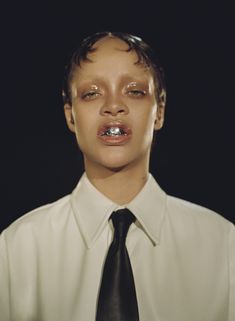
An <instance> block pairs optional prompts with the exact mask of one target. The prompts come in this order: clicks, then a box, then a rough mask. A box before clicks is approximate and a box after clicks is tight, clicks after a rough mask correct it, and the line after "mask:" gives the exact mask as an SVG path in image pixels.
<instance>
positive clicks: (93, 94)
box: [82, 91, 100, 100]
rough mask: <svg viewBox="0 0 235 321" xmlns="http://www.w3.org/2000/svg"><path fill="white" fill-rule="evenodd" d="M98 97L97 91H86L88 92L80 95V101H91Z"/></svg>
mask: <svg viewBox="0 0 235 321" xmlns="http://www.w3.org/2000/svg"><path fill="white" fill-rule="evenodd" d="M98 96H100V93H99V92H97V91H88V92H86V93H84V94H82V99H83V100H93V99H95V98H96V97H98Z"/></svg>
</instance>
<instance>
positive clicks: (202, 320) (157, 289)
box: [0, 175, 235, 321]
mask: <svg viewBox="0 0 235 321" xmlns="http://www.w3.org/2000/svg"><path fill="white" fill-rule="evenodd" d="M126 207H127V208H128V209H129V210H130V211H132V212H133V214H134V215H135V216H136V218H137V221H136V223H135V224H132V225H131V227H130V230H129V232H128V236H127V249H128V252H129V256H130V260H131V264H132V269H133V274H134V278H135V286H136V292H137V299H138V306H139V314H140V321H234V320H235V228H234V225H233V224H232V223H230V222H228V221H227V220H225V219H224V218H222V216H220V215H218V214H216V213H214V212H212V211H210V210H208V209H205V208H203V207H200V206H198V205H195V204H192V203H189V202H186V201H183V200H180V199H177V198H175V197H172V196H168V195H166V194H165V192H164V191H163V190H161V188H160V187H159V186H158V185H157V183H156V182H155V180H154V178H153V177H152V176H151V175H149V179H148V181H147V183H146V185H145V186H144V188H143V189H142V190H141V192H140V193H139V194H138V195H137V196H136V197H135V199H134V200H132V201H131V202H130V203H129V204H127V205H126ZM118 208H119V206H118V205H117V204H114V203H113V202H112V201H111V200H109V199H108V198H106V197H105V196H104V195H102V194H101V193H100V192H99V191H97V190H96V189H95V187H94V186H93V185H92V184H91V183H90V182H89V180H88V179H87V177H86V175H83V177H82V178H81V180H80V181H79V183H78V185H77V187H76V188H75V190H74V191H73V193H72V194H71V195H68V196H65V197H64V198H62V199H60V200H58V201H57V202H54V203H52V204H49V205H46V206H43V207H40V208H38V209H36V210H34V211H32V212H30V213H28V214H26V215H25V216H23V217H21V218H20V219H18V220H17V221H15V222H14V223H13V224H12V225H11V226H9V227H8V228H7V229H6V230H5V231H4V232H3V233H2V234H1V239H0V321H95V313H96V303H97V297H98V293H99V286H100V281H101V276H102V268H103V264H104V261H105V257H106V254H107V251H108V248H109V245H110V243H111V241H112V236H113V227H112V223H111V221H108V218H109V216H110V214H111V213H112V212H113V211H114V210H116V209H118Z"/></svg>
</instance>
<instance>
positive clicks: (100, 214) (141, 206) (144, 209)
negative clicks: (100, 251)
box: [71, 173, 166, 248]
mask: <svg viewBox="0 0 235 321" xmlns="http://www.w3.org/2000/svg"><path fill="white" fill-rule="evenodd" d="M165 203H166V194H165V192H164V191H163V190H162V189H161V188H160V187H159V185H158V184H157V182H156V181H155V179H154V178H153V176H152V175H151V174H149V177H148V180H147V182H146V184H145V185H144V187H143V188H142V190H141V191H140V192H139V193H138V195H137V196H136V197H135V198H134V199H133V200H132V201H131V202H130V203H128V204H126V205H125V206H120V205H118V204H115V203H114V202H112V201H111V200H110V199H108V198H107V197H106V196H104V195H103V194H102V193H100V192H99V191H98V190H97V189H96V188H95V187H94V186H93V185H92V184H91V183H90V181H89V180H88V178H87V176H86V174H85V173H84V174H83V176H82V177H81V179H80V181H79V183H78V185H77V187H76V188H75V189H74V191H73V193H72V196H71V205H72V209H73V212H74V215H75V219H76V222H77V224H78V228H79V229H80V231H81V233H82V236H83V238H84V241H85V243H86V245H87V247H88V248H91V247H92V246H93V244H94V242H95V241H96V240H97V238H98V237H99V235H100V234H101V233H102V231H103V229H104V228H105V225H106V224H108V219H109V217H110V215H111V213H112V212H113V211H116V210H117V209H119V208H121V207H122V208H123V207H126V208H128V209H129V210H130V211H131V212H132V213H133V214H134V215H135V216H136V218H137V220H138V222H139V224H140V227H141V228H142V229H143V230H144V232H145V233H146V234H147V235H148V237H149V238H150V239H151V241H152V242H153V244H154V245H156V244H157V243H159V241H160V231H161V226H162V222H163V218H164V210H165Z"/></svg>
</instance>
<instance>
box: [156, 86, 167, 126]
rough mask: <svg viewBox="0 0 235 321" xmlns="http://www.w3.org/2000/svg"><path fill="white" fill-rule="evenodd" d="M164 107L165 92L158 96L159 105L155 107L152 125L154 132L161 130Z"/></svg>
mask: <svg viewBox="0 0 235 321" xmlns="http://www.w3.org/2000/svg"><path fill="white" fill-rule="evenodd" d="M165 105H166V93H165V91H162V92H161V95H160V96H159V103H158V106H157V114H156V119H155V123H154V129H155V130H159V129H161V128H162V126H163V124H164V116H165Z"/></svg>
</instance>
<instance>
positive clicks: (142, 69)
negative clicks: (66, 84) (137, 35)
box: [74, 37, 151, 78]
mask: <svg viewBox="0 0 235 321" xmlns="http://www.w3.org/2000/svg"><path fill="white" fill-rule="evenodd" d="M92 49H94V50H93V51H92V52H90V53H88V55H87V58H88V60H86V61H81V63H80V66H79V67H77V71H78V72H77V73H76V75H74V76H76V78H77V77H79V78H81V77H82V78H83V77H85V78H87V77H88V78H89V77H91V76H94V75H96V76H99V75H100V76H102V77H109V76H111V75H112V76H113V75H114V74H115V75H116V76H117V77H118V76H120V75H121V74H123V73H126V74H130V75H133V76H136V77H149V76H151V72H150V69H149V68H148V67H147V66H146V65H144V64H143V63H141V62H140V63H138V61H139V58H138V55H137V53H136V51H135V50H130V51H128V49H129V46H128V44H127V43H126V42H125V41H123V40H121V39H119V38H113V37H105V38H102V39H100V40H98V41H97V42H96V43H95V44H94V45H93V47H92Z"/></svg>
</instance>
